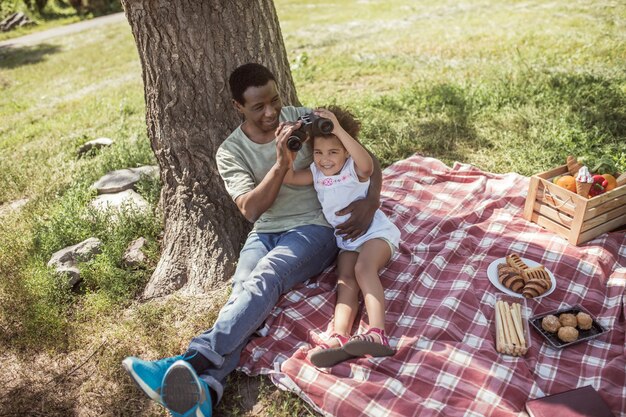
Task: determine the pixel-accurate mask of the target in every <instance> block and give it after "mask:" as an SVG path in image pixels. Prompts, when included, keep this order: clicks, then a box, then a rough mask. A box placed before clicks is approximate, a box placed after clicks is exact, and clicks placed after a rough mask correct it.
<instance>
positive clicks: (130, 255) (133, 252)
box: [122, 237, 147, 268]
mask: <svg viewBox="0 0 626 417" xmlns="http://www.w3.org/2000/svg"><path fill="white" fill-rule="evenodd" d="M145 245H146V239H145V238H143V237H140V238H138V239H135V240H133V241H132V242H131V243H130V245H129V246H128V248H127V249H126V252H124V256H123V257H122V262H123V263H124V265H126V266H128V267H130V268H136V267H138V266H140V265H142V264H144V263H145V262H146V259H147V258H146V255H145V254H144V253H143V251H142V249H143V247H144V246H145Z"/></svg>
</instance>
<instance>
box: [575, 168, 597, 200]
mask: <svg viewBox="0 0 626 417" xmlns="http://www.w3.org/2000/svg"><path fill="white" fill-rule="evenodd" d="M592 186H593V176H592V175H591V173H590V172H589V168H587V167H586V166H584V167H582V168H580V169H579V170H578V174H577V175H576V194H578V195H579V196H581V197H585V198H588V197H589V191H591V187H592Z"/></svg>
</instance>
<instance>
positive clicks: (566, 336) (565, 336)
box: [557, 326, 578, 343]
mask: <svg viewBox="0 0 626 417" xmlns="http://www.w3.org/2000/svg"><path fill="white" fill-rule="evenodd" d="M557 337H558V338H559V339H560V340H561V341H563V342H566V343H569V342H574V341H575V340H576V339H578V330H576V329H575V328H574V327H572V326H562V327H561V328H560V329H559V332H558V333H557Z"/></svg>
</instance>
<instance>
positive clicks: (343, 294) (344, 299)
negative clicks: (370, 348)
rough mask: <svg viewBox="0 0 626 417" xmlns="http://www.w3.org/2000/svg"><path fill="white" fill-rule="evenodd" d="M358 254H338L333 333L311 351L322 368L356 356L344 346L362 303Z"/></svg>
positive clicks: (311, 356)
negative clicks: (360, 301) (356, 265)
mask: <svg viewBox="0 0 626 417" xmlns="http://www.w3.org/2000/svg"><path fill="white" fill-rule="evenodd" d="M357 256H358V253H356V252H341V253H340V254H339V256H338V257H337V303H336V304H335V315H334V318H333V335H332V336H331V337H330V339H329V340H328V341H326V342H325V343H324V344H323V345H321V346H318V347H317V348H315V349H313V350H311V351H310V352H309V355H310V356H309V359H310V360H311V363H312V364H313V365H315V366H317V367H319V368H328V367H331V366H335V365H336V364H338V363H341V362H343V361H346V360H348V359H351V358H352V357H353V356H352V355H350V354H349V353H347V352H346V351H344V350H343V349H342V346H343V345H344V344H345V343H346V342H347V341H348V339H349V337H350V331H351V330H352V324H353V323H354V319H355V318H356V312H357V309H358V307H359V286H358V285H357V283H356V278H355V276H354V264H355V263H356V260H357Z"/></svg>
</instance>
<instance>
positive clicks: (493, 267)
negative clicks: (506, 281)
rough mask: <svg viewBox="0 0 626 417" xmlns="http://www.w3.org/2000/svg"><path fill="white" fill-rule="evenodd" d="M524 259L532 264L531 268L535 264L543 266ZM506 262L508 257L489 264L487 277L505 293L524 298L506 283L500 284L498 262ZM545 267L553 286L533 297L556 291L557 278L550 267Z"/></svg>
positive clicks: (523, 259)
mask: <svg viewBox="0 0 626 417" xmlns="http://www.w3.org/2000/svg"><path fill="white" fill-rule="evenodd" d="M522 261H524V263H525V264H526V265H528V266H530V267H531V268H532V267H535V266H541V264H540V263H539V262H535V261H531V260H530V259H526V258H522ZM505 263H506V258H498V259H496V260H495V261H493V262H492V263H490V264H489V266H488V267H487V277H488V278H489V281H491V283H492V284H493V285H494V286H495V287H496V288H497V289H499V290H500V291H502V292H503V293H506V294H508V295H511V296H513V297H519V298H524V296H523V295H522V294H518V293H516V292H515V291H511V290H509V289H508V288H507V287H505V286H504V285H502V284H500V281H499V280H498V264H505ZM544 269H545V270H546V272H547V273H548V275H550V282H551V283H552V286H551V287H550V289H549V290H548V291H546V292H544V293H543V294H541V295H540V296H537V297H533V298H541V297H545V296H546V295H550V294H551V293H552V291H554V289H555V288H556V280H555V279H554V275H552V272H550V270H549V269H548V268H546V267H544Z"/></svg>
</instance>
